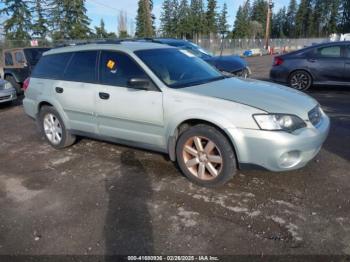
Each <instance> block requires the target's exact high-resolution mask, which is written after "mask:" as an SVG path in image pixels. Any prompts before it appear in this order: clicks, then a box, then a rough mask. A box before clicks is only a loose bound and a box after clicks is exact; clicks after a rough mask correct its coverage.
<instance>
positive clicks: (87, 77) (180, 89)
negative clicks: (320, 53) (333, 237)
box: [23, 41, 329, 186]
mask: <svg viewBox="0 0 350 262" xmlns="http://www.w3.org/2000/svg"><path fill="white" fill-rule="evenodd" d="M23 88H24V90H25V99H24V101H23V105H24V110H25V112H26V113H27V114H28V115H29V116H31V117H32V118H34V119H36V120H37V122H38V125H39V126H40V128H41V131H42V134H43V135H44V137H45V138H46V140H47V142H48V143H50V144H51V145H52V146H53V147H55V148H57V149H60V148H64V147H67V146H70V145H72V144H73V143H74V141H75V139H76V136H77V135H80V136H88V137H94V138H98V139H102V140H108V141H112V142H117V143H121V144H126V145H130V146H136V147H142V148H147V149H151V150H155V151H159V152H162V153H165V154H168V155H169V157H170V159H171V160H172V161H177V162H178V164H179V167H180V169H181V170H182V172H183V173H184V174H185V175H186V176H187V177H188V178H189V179H190V180H191V181H193V182H194V183H197V184H199V185H202V186H217V185H221V184H223V183H225V182H227V181H228V180H230V179H231V178H232V177H233V175H234V174H235V173H236V170H237V169H238V168H241V169H243V168H245V167H251V166H253V167H254V166H255V167H256V166H259V167H262V168H265V169H268V170H272V171H286V170H293V169H297V168H301V167H303V166H304V165H306V164H307V163H308V162H309V161H310V160H311V159H312V158H313V157H315V155H316V154H317V153H318V152H319V150H320V148H321V146H322V144H323V142H324V141H325V139H326V137H327V134H328V131H329V118H328V117H327V116H326V114H325V113H324V112H323V111H322V109H321V107H320V105H319V104H318V103H317V101H315V100H314V99H313V98H311V97H309V96H307V95H305V94H303V93H300V92H298V91H295V90H291V89H290V88H288V87H284V86H280V85H276V84H273V83H268V82H262V81H257V80H252V79H242V78H235V77H227V76H224V75H223V74H221V73H220V72H219V71H218V70H216V69H215V68H213V67H212V66H210V65H209V64H208V63H206V62H204V61H203V60H202V59H200V58H198V57H196V56H194V55H192V54H191V53H190V52H188V51H186V50H181V49H178V48H174V47H170V46H166V45H160V44H155V43H147V42H146V43H145V42H142V43H141V42H126V41H118V42H115V44H87V45H79V46H71V47H64V48H58V49H52V50H50V51H49V52H46V53H45V54H44V56H43V57H42V58H41V60H40V62H39V63H38V65H37V66H36V67H35V69H34V71H33V73H32V76H31V78H30V80H29V81H26V82H25V85H24V87H23ZM77 98H79V99H77Z"/></svg>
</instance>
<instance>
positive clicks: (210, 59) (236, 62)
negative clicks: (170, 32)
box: [148, 38, 251, 78]
mask: <svg viewBox="0 0 350 262" xmlns="http://www.w3.org/2000/svg"><path fill="white" fill-rule="evenodd" d="M148 40H150V41H152V42H155V43H160V44H166V45H170V46H174V47H178V48H181V49H185V50H188V51H190V52H191V53H192V54H194V55H196V56H197V57H200V58H202V59H203V60H205V61H206V62H207V63H209V64H211V65H213V66H215V67H216V68H217V69H218V70H220V71H221V72H223V73H224V74H226V75H230V76H232V75H234V76H239V77H244V78H246V77H249V76H250V74H251V72H250V69H249V67H248V65H247V62H246V61H244V60H243V59H242V58H240V57H239V56H234V55H232V56H213V55H211V54H210V53H209V52H207V51H206V50H204V49H203V48H201V47H199V46H198V45H195V44H194V43H192V42H189V41H186V40H180V39H173V38H153V39H148Z"/></svg>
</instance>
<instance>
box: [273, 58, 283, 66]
mask: <svg viewBox="0 0 350 262" xmlns="http://www.w3.org/2000/svg"><path fill="white" fill-rule="evenodd" d="M282 64H283V59H282V58H281V57H279V56H276V57H275V59H274V60H273V65H274V66H279V65H282Z"/></svg>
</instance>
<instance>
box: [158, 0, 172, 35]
mask: <svg viewBox="0 0 350 262" xmlns="http://www.w3.org/2000/svg"><path fill="white" fill-rule="evenodd" d="M171 2H172V0H165V1H164V2H163V5H162V8H163V11H162V13H161V15H160V23H161V24H160V30H161V32H162V35H163V36H165V37H169V36H171V33H172V32H171V31H172V25H171V23H172V17H171V14H172V11H173V10H172V8H171V6H172V5H171Z"/></svg>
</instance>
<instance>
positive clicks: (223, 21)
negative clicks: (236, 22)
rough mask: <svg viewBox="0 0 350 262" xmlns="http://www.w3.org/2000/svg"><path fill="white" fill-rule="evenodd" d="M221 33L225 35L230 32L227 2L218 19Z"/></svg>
mask: <svg viewBox="0 0 350 262" xmlns="http://www.w3.org/2000/svg"><path fill="white" fill-rule="evenodd" d="M218 29H219V33H220V34H221V35H222V36H223V35H225V34H226V33H227V32H228V29H229V25H228V23H227V4H226V3H224V6H223V7H222V10H221V13H220V15H219V19H218Z"/></svg>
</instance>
